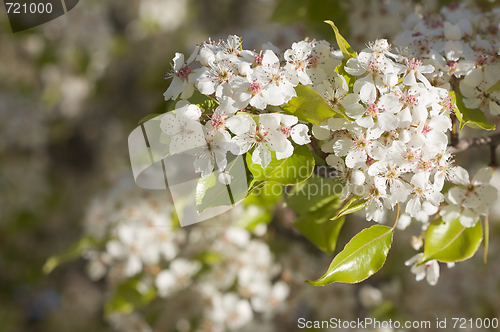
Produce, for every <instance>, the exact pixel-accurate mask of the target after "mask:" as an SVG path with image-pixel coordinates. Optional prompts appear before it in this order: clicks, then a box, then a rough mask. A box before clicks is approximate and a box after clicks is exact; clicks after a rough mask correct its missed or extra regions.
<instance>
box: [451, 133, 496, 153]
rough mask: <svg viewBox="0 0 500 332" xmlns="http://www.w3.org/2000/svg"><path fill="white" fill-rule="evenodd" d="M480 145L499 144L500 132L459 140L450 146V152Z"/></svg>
mask: <svg viewBox="0 0 500 332" xmlns="http://www.w3.org/2000/svg"><path fill="white" fill-rule="evenodd" d="M481 145H494V146H495V147H496V146H498V145H500V133H497V134H495V135H491V136H484V137H475V138H469V139H462V140H459V141H458V143H457V144H456V145H454V146H450V152H451V153H458V152H462V151H465V150H468V149H469V148H471V147H474V146H481Z"/></svg>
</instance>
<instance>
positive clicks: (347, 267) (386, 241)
mask: <svg viewBox="0 0 500 332" xmlns="http://www.w3.org/2000/svg"><path fill="white" fill-rule="evenodd" d="M393 233H394V230H393V229H392V228H391V227H387V226H381V225H375V226H372V227H370V228H367V229H364V230H363V231H361V232H360V233H358V234H357V235H355V236H354V237H353V238H352V239H351V241H349V243H347V244H346V246H345V247H344V249H343V250H342V251H341V252H340V253H339V254H338V255H337V256H335V258H334V259H333V261H332V263H331V264H330V267H329V268H328V271H327V272H326V273H325V274H324V275H323V276H322V277H321V278H319V279H318V280H315V281H309V280H307V281H306V283H307V284H309V285H313V286H324V285H328V284H331V283H333V282H344V283H349V284H353V283H358V282H361V281H363V280H365V279H366V278H368V277H370V276H371V275H373V274H374V273H376V272H377V271H378V270H380V269H381V268H382V266H383V265H384V263H385V260H386V258H387V254H388V253H389V249H390V248H391V244H392V236H393Z"/></svg>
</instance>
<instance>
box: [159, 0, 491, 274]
mask: <svg viewBox="0 0 500 332" xmlns="http://www.w3.org/2000/svg"><path fill="white" fill-rule="evenodd" d="M486 16H487V19H488V20H486V21H484V20H482V19H481V16H477V15H475V14H472V13H471V12H469V11H467V10H466V9H464V8H462V7H460V6H459V7H456V8H455V7H453V6H452V7H447V8H445V9H444V10H443V11H442V13H441V16H440V18H436V17H432V18H428V17H426V18H425V19H423V18H419V19H418V20H416V19H415V17H411V18H409V21H408V22H410V23H408V24H407V25H412V27H413V28H412V29H413V30H411V31H406V32H404V33H403V34H401V35H400V36H399V37H398V38H397V40H396V41H397V43H398V45H400V46H405V47H406V49H404V50H401V49H400V50H397V52H393V51H391V45H390V44H389V43H388V41H387V40H385V39H378V40H376V41H374V42H371V43H369V44H368V45H367V48H366V49H364V50H363V51H362V52H360V53H359V54H354V52H349V51H347V49H346V48H345V45H343V47H344V48H343V51H337V50H334V49H333V48H332V47H331V46H330V45H329V44H328V43H327V42H326V41H316V40H313V41H310V40H307V39H306V40H303V41H300V42H295V43H293V44H292V46H291V48H290V49H288V50H286V51H284V52H283V53H280V52H279V50H277V49H276V48H275V47H274V46H273V45H272V44H270V43H268V44H265V45H263V50H262V51H260V52H255V51H249V50H244V49H243V48H242V41H241V39H240V38H239V37H237V36H229V37H228V39H227V40H226V41H222V40H220V41H217V42H215V41H209V42H205V43H202V44H201V45H199V46H197V47H196V49H195V51H194V53H193V54H192V55H191V56H190V57H189V59H188V60H187V61H185V60H184V56H183V55H182V54H180V53H176V56H175V58H174V63H173V65H172V70H171V71H170V72H169V73H168V77H172V78H173V80H172V84H171V85H170V87H169V88H168V89H167V91H166V92H165V94H164V96H165V98H166V99H167V100H168V99H173V100H175V99H181V100H180V101H177V102H176V104H175V110H174V112H171V113H168V114H166V115H164V116H163V117H162V119H161V129H162V130H163V132H164V133H165V134H167V135H168V136H169V137H170V143H169V153H170V154H176V153H181V152H187V153H190V154H192V155H194V156H195V157H196V159H195V162H194V168H195V170H196V172H198V173H200V174H201V176H202V177H207V176H209V175H210V174H211V173H212V172H213V170H214V168H216V169H218V171H219V172H220V173H221V174H224V173H223V172H224V170H225V168H226V166H227V164H228V162H227V159H226V157H227V152H231V153H232V154H234V155H241V154H245V153H247V152H248V153H251V154H252V155H251V162H252V163H254V164H258V165H261V166H262V167H263V168H265V167H267V166H268V165H269V164H270V162H271V161H272V159H273V158H275V159H277V160H282V159H286V158H288V157H290V156H292V155H293V153H294V144H295V145H305V144H308V143H311V139H313V140H314V142H313V143H314V144H311V147H312V149H313V150H315V152H316V153H319V150H318V148H320V149H321V151H322V153H323V154H326V156H325V157H324V161H325V162H326V163H327V164H328V165H330V166H332V167H333V168H335V169H336V170H337V174H338V175H339V177H340V182H341V184H342V185H343V189H342V192H341V194H340V197H339V199H340V200H347V199H349V198H351V197H358V198H359V199H360V200H363V201H364V202H365V206H366V208H365V211H366V219H367V220H369V221H370V220H373V221H375V222H383V221H384V211H385V209H390V210H392V209H394V208H395V207H396V206H398V207H399V206H402V207H403V209H404V213H403V214H402V215H401V218H400V223H399V225H398V228H400V229H404V228H406V227H407V226H408V224H409V223H410V221H411V219H412V218H414V219H416V220H418V221H420V222H422V223H423V226H422V227H423V229H424V230H425V229H426V228H427V226H428V224H429V220H430V216H432V215H436V214H438V213H439V215H441V217H442V220H444V221H445V222H451V221H454V220H457V219H460V222H461V223H462V224H463V225H464V226H465V227H473V226H474V225H475V224H476V222H477V221H478V220H479V217H480V216H481V215H485V214H486V213H487V212H488V209H489V205H491V204H492V203H493V201H495V200H496V197H497V191H496V189H495V188H494V187H492V186H490V185H489V184H487V182H488V181H489V178H490V177H491V169H484V170H482V171H480V173H479V174H478V175H477V176H476V177H477V179H476V178H475V179H474V180H473V181H469V178H468V174H467V172H466V171H465V170H464V169H463V168H461V167H454V166H453V159H452V157H453V156H452V154H451V153H450V151H449V149H448V132H449V131H450V130H451V129H452V127H453V123H452V116H451V115H450V113H451V112H457V111H456V105H455V103H454V99H453V98H452V94H450V92H449V90H454V91H455V93H456V94H457V100H458V99H459V98H460V101H462V102H463V104H464V105H465V106H466V107H469V108H478V107H480V108H484V107H487V108H489V109H490V111H491V113H492V114H498V113H500V105H499V104H498V102H499V101H498V97H499V96H498V94H499V93H500V92H490V91H488V89H490V87H491V86H493V85H494V84H495V83H496V82H497V81H498V79H499V78H500V65H499V63H498V55H499V46H500V44H499V41H498V36H497V34H496V32H491V30H492V29H489V28H490V27H491V26H493V25H495V24H498V22H497V21H498V20H497V18H495V17H493V16H488V15H486ZM489 31H490V32H489ZM495 31H496V30H495ZM483 32H484V33H483ZM479 34H481V36H483V37H484V38H482V37H479ZM459 79H460V80H459ZM299 85H302V86H308V87H309V88H308V89H309V90H311V91H313V93H314V94H316V95H317V96H319V97H318V98H319V99H322V100H323V103H324V104H325V105H327V106H326V107H327V108H329V110H330V111H331V113H330V114H331V116H330V117H328V116H327V117H326V120H325V117H323V118H322V121H323V120H324V121H323V122H322V123H320V122H321V121H317V122H314V121H311V120H310V118H308V117H307V116H301V113H300V112H297V113H293V112H292V113H293V115H290V114H284V113H283V111H286V110H287V109H288V108H287V106H288V107H289V106H290V105H292V106H294V107H296V108H297V109H298V108H300V106H296V105H295V104H297V103H300V100H302V99H304V98H309V97H310V96H309V97H304V96H303V95H300V91H302V88H300V87H298V86H299ZM309 90H308V91H309ZM195 91H197V92H196V93H197V94H202V95H206V96H207V97H206V99H205V102H204V103H201V104H193V103H190V102H189V101H188V99H189V98H191V96H193V94H194V93H195ZM320 97H321V98H320ZM292 98H297V99H294V100H292V101H290V100H291V99H292ZM301 98H302V99H301ZM207 101H208V102H207ZM316 105H317V104H316ZM278 107H279V108H278ZM205 108H206V109H205ZM310 111H311V110H310ZM459 111H460V110H459ZM311 112H313V113H314V112H320V111H319V110H317V109H315V108H314V107H313V110H312V111H311ZM457 116H458V115H457ZM460 121H462V120H460ZM311 122H312V123H311ZM309 128H311V133H312V137H311V135H310V134H309ZM320 154H321V153H320ZM487 173H488V174H489V175H488V174H487ZM219 179H220V181H221V182H223V183H225V184H228V182H229V181H225V180H224V178H222V180H221V177H219ZM450 179H451V182H452V183H454V184H457V185H460V186H463V187H465V189H462V188H463V187H461V188H453V189H451V190H449V191H448V192H446V196H445V195H444V194H443V193H442V192H443V191H444V192H445V190H444V189H445V187H444V185H445V181H447V180H450ZM445 199H446V202H445V203H444V201H445ZM398 211H399V210H398ZM420 256H421V255H420ZM420 256H419V259H420ZM417 261H418V259H417ZM410 264H413V261H411V262H410ZM437 264H438V263H437V261H431V262H428V263H427V264H426V265H425V266H427V267H429V268H432V271H433V272H432V273H431V274H430V275H431V276H432V277H430V279H429V280H431V281H430V283H431V284H434V283H435V282H437V277H438V272H437V271H439V266H438V265H437ZM413 270H414V272H415V273H416V274H417V278H418V279H421V278H423V277H422V275H423V274H422V273H423V272H425V269H424V270H422V267H421V266H420V265H419V266H416V265H415V267H414V269H413Z"/></svg>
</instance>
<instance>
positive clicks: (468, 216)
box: [460, 210, 479, 227]
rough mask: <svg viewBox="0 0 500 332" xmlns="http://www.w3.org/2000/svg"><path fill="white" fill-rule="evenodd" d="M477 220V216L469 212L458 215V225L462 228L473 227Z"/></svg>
mask: <svg viewBox="0 0 500 332" xmlns="http://www.w3.org/2000/svg"><path fill="white" fill-rule="evenodd" d="M478 220H479V216H478V215H477V214H476V213H475V212H474V211H471V210H465V211H464V212H462V214H461V215H460V223H461V224H462V225H463V226H464V227H474V226H475V225H476V223H477V221H478Z"/></svg>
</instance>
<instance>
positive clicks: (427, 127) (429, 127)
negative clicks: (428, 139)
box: [422, 123, 432, 135]
mask: <svg viewBox="0 0 500 332" xmlns="http://www.w3.org/2000/svg"><path fill="white" fill-rule="evenodd" d="M431 131H432V128H431V126H429V124H427V123H426V124H425V125H424V128H423V129H422V134H424V135H427V134H428V133H430V132H431Z"/></svg>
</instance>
